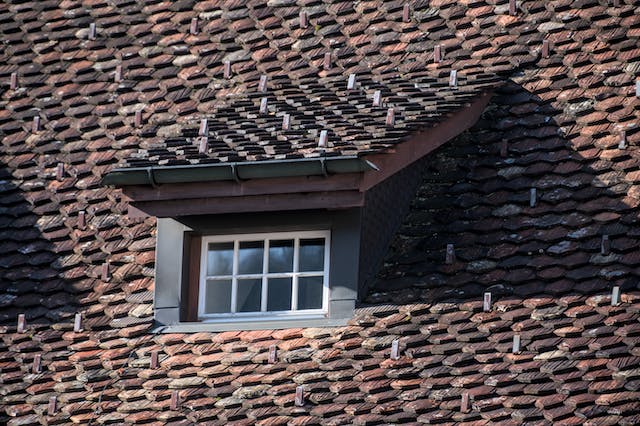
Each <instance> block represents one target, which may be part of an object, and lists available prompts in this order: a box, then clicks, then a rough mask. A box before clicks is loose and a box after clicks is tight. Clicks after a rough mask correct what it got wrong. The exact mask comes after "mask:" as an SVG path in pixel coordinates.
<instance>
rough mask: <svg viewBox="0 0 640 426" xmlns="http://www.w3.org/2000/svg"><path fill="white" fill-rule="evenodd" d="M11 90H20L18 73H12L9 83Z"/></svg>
mask: <svg viewBox="0 0 640 426" xmlns="http://www.w3.org/2000/svg"><path fill="white" fill-rule="evenodd" d="M9 88H10V89H11V90H16V89H17V88H18V73H17V72H12V73H11V80H10V82H9Z"/></svg>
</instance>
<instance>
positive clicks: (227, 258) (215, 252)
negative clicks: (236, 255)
mask: <svg viewBox="0 0 640 426" xmlns="http://www.w3.org/2000/svg"><path fill="white" fill-rule="evenodd" d="M232 273H233V243H209V250H208V253H207V275H208V276H213V275H231V274H232Z"/></svg>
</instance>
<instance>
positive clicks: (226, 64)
mask: <svg viewBox="0 0 640 426" xmlns="http://www.w3.org/2000/svg"><path fill="white" fill-rule="evenodd" d="M224 78H225V79H229V78H231V62H230V61H224Z"/></svg>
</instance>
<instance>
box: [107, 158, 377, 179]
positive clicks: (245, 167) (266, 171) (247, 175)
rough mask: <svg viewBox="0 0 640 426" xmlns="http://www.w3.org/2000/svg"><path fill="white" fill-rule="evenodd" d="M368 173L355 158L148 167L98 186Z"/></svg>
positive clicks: (117, 172)
mask: <svg viewBox="0 0 640 426" xmlns="http://www.w3.org/2000/svg"><path fill="white" fill-rule="evenodd" d="M368 170H378V167H376V165H375V164H373V163H372V162H370V161H368V160H365V159H362V158H359V157H356V156H349V157H335V158H333V157H329V158H327V157H323V158H304V159H298V160H267V161H253V162H234V163H215V164H197V165H180V166H150V167H132V168H120V169H114V170H112V171H111V172H109V173H108V174H107V175H106V176H105V177H104V178H103V179H102V184H103V185H114V186H127V185H152V186H156V185H161V184H165V183H188V182H207V181H223V180H230V181H231V180H234V181H237V180H248V179H264V178H277V177H295V176H326V175H328V174H340V173H361V172H365V171H368Z"/></svg>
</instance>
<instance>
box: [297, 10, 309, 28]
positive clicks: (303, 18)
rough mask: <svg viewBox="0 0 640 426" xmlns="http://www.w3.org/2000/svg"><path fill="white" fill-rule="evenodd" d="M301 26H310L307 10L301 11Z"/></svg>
mask: <svg viewBox="0 0 640 426" xmlns="http://www.w3.org/2000/svg"><path fill="white" fill-rule="evenodd" d="M299 18H300V28H307V27H308V26H309V22H308V20H307V12H304V11H303V12H300V15H299Z"/></svg>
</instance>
